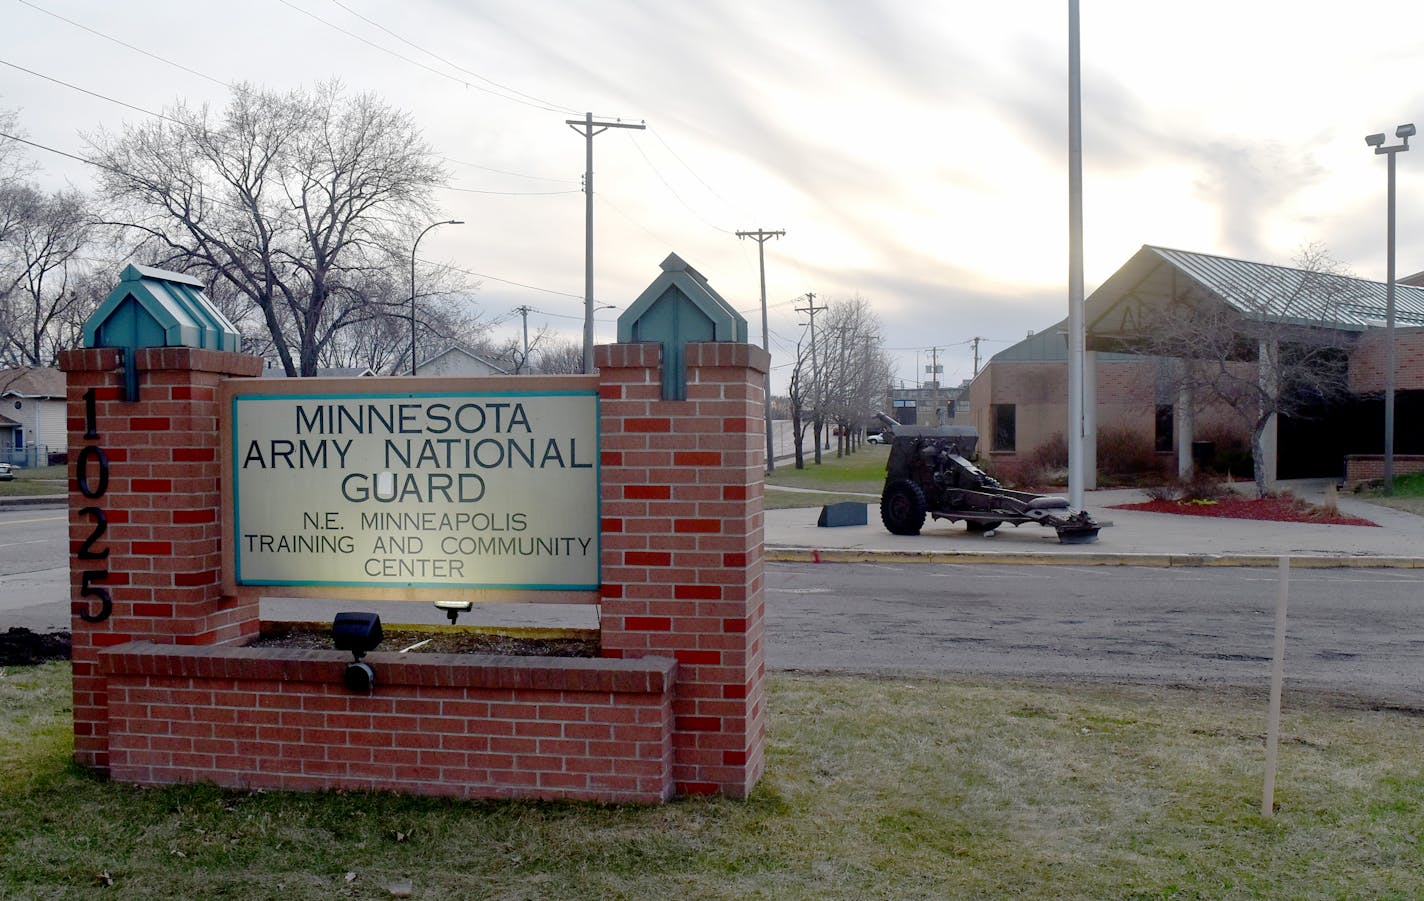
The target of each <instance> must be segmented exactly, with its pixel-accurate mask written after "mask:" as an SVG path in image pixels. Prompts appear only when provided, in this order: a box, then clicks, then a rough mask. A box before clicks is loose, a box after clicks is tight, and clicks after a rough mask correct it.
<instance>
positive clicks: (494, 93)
mask: <svg viewBox="0 0 1424 901" xmlns="http://www.w3.org/2000/svg"><path fill="white" fill-rule="evenodd" d="M277 2H278V3H281V4H282V5H283V6H285V7H288V8H289V9H292V10H295V11H296V12H299V13H301V14H302V15H304V16H306V17H308V18H311V19H315V20H316V21H318V22H320V23H321V24H323V25H325V26H326V27H328V28H330V29H332V30H333V31H339V32H341V33H342V34H344V35H346V36H347V37H349V38H352V39H353V40H357V41H360V42H361V43H363V44H365V45H366V46H368V47H372V48H374V49H376V50H379V51H381V52H382V53H386V54H389V55H390V56H394V57H395V58H396V59H398V60H402V61H403V62H407V63H410V64H411V65H412V66H419V67H420V68H422V69H424V70H425V71H427V72H429V73H431V74H433V75H439V76H440V77H441V78H448V79H450V80H451V81H453V82H455V83H456V84H461V85H464V86H465V87H467V88H473V89H474V90H476V91H482V92H484V93H486V94H489V95H490V96H492V97H498V98H500V99H501V100H509V101H511V102H513V103H518V104H522V105H524V106H530V107H533V108H535V109H541V110H545V111H547V112H551V113H562V112H567V110H566V109H565V108H563V107H557V106H553V105H550V104H546V103H544V102H542V101H540V102H537V103H536V102H531V101H529V100H525V99H523V98H522V97H511V96H510V95H509V94H501V93H500V92H499V91H495V90H491V89H490V88H487V87H485V86H483V85H478V84H471V83H470V82H468V81H466V80H465V79H463V78H457V77H456V76H454V75H451V74H450V73H449V72H442V71H440V70H439V69H437V68H435V67H434V66H427V65H426V64H425V63H423V62H421V61H420V60H418V59H411V58H410V57H408V56H406V55H405V54H403V53H399V52H397V51H395V50H392V49H391V48H389V47H383V46H381V45H380V44H378V43H376V42H375V41H373V40H371V39H370V38H365V37H362V36H361V35H359V34H356V33H355V32H354V31H348V30H347V29H345V28H342V27H341V26H340V25H337V24H336V23H335V22H331V21H329V20H327V19H323V18H322V17H321V16H319V15H317V14H316V13H314V12H311V11H309V10H305V9H302V8H301V7H300V6H297V5H296V4H295V3H292V2H291V0H277ZM506 90H507V89H506Z"/></svg>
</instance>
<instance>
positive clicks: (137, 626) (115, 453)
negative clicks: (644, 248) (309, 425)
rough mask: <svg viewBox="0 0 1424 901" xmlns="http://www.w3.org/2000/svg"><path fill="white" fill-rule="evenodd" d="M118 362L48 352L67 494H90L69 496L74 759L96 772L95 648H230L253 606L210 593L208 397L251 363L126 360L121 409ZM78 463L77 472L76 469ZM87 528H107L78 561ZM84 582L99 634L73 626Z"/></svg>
mask: <svg viewBox="0 0 1424 901" xmlns="http://www.w3.org/2000/svg"><path fill="white" fill-rule="evenodd" d="M118 354H119V352H118V351H116V350H112V349H90V350H71V351H66V352H64V353H63V354H61V355H60V368H61V369H63V370H64V371H65V372H66V373H68V381H69V387H68V396H67V397H68V404H69V447H70V464H69V465H70V471H69V478H70V484H71V485H76V484H77V480H78V478H80V477H81V476H82V477H83V478H84V479H85V481H86V483H87V485H88V487H89V489H90V490H89V495H90V496H85V494H83V493H81V491H78V490H71V491H70V494H69V542H70V559H71V561H72V562H71V566H70V584H71V591H72V594H71V596H72V597H73V598H74V604H75V607H76V613H75V615H74V618H73V619H74V623H73V629H72V633H73V638H74V650H73V661H74V754H75V759H76V760H77V761H78V762H80V763H82V764H85V765H87V766H92V767H96V768H99V769H103V768H105V767H107V766H108V756H107V748H108V741H107V733H106V723H107V714H106V712H105V708H106V704H107V698H106V696H105V692H104V679H103V677H102V676H101V675H100V674H99V673H98V672H97V665H98V655H99V652H100V650H101V649H103V648H106V647H113V646H115V645H119V644H123V643H124V642H127V641H131V640H134V639H140V638H141V639H145V640H148V641H154V642H160V643H176V644H188V645H204V644H213V643H216V642H220V641H236V640H240V639H243V638H245V637H250V636H252V635H255V634H256V633H257V627H258V621H257V605H256V603H255V602H253V603H244V602H241V601H238V600H237V599H234V598H225V597H223V596H222V593H221V591H219V588H218V583H219V578H220V570H221V566H222V551H221V547H222V536H221V525H222V524H221V522H220V517H219V497H220V494H221V486H220V484H219V482H220V480H219V461H218V455H219V453H220V448H219V446H218V445H219V438H218V416H219V412H220V411H219V409H218V401H217V395H218V384H219V382H220V381H221V380H222V379H224V378H227V377H229V376H234V375H240V376H254V375H257V374H258V373H260V372H261V371H262V361H261V360H259V359H257V358H256V357H249V356H244V355H241V354H234V353H223V352H220V351H211V350H195V349H192V348H177V347H174V348H150V349H145V350H140V351H138V352H137V353H136V354H135V358H136V364H137V366H138V370H139V373H140V383H141V386H142V387H141V392H140V397H139V400H138V401H136V402H133V403H128V402H125V401H124V400H123V377H122V373H121V372H120V370H119V365H120V364H119V356H118ZM90 391H92V392H93V394H92V399H93V401H92V416H91V415H90V409H91V408H90V405H89V403H88V402H87V401H86V393H87V392H90ZM90 419H92V420H93V421H92V422H89V421H88V420H90ZM91 426H92V429H91V428H90V427H91ZM89 436H94V437H89ZM87 448H95V449H97V450H86V449H87ZM101 454H102V457H101ZM104 458H106V459H107V461H108V465H107V467H102V468H103V469H104V470H105V471H106V472H107V481H106V484H104V483H103V481H104V480H103V479H102V476H101V466H102V464H101V459H104ZM81 459H82V460H84V462H85V467H84V468H85V472H83V473H80V472H78V469H77V465H78V463H79V461H80V460H81ZM95 511H97V512H95ZM101 521H102V522H106V523H107V528H106V529H104V530H103V532H102V534H101V535H99V537H98V539H97V540H95V541H94V542H93V543H92V546H91V547H90V548H89V549H88V554H90V555H102V556H89V557H88V558H87V559H86V558H85V557H84V556H83V553H84V551H85V548H84V544H85V542H86V540H87V539H89V538H90V537H91V536H93V535H95V534H96V533H97V532H98V530H99V524H100V522H101ZM86 572H87V573H90V574H91V575H90V576H89V577H88V579H89V585H90V586H92V588H91V590H95V589H97V590H103V591H107V592H108V593H109V594H110V595H111V596H112V601H113V615H112V616H110V617H109V618H108V619H107V620H105V621H103V622H100V623H93V624H91V623H86V622H83V621H82V620H81V619H80V618H79V615H78V611H79V610H81V609H82V610H91V609H92V610H97V600H96V598H95V596H94V595H93V594H91V595H90V596H88V597H86V596H85V595H84V594H83V591H84V588H85V579H86V576H85V573H86ZM98 573H106V574H107V575H105V576H104V577H102V578H99V577H98V576H97V574H98Z"/></svg>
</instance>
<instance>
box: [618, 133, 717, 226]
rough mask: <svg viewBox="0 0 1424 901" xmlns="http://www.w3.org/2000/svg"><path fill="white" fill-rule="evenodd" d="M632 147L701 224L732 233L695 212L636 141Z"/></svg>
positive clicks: (669, 191) (664, 185)
mask: <svg viewBox="0 0 1424 901" xmlns="http://www.w3.org/2000/svg"><path fill="white" fill-rule="evenodd" d="M633 149H634V150H636V151H638V156H641V157H642V158H643V162H645V163H647V164H648V168H649V169H651V170H653V174H654V175H656V176H657V177H658V181H660V182H662V183H663V187H664V188H667V189H668V193H669V194H671V195H672V196H673V197H674V198H675V199H676V200H677V202H678V203H680V204H682V205H683V206H684V207H685V208H686V209H687V211H688V212H689V213H691V214H692V215H693V216H696V217H697V219H698V220H699V221H700V222H701V223H702V224H703V225H705V226H707V227H708V228H710V229H713V230H714V231H719V232H721V233H722V234H724V235H730V234H732V232H731V231H730V230H728V229H725V228H722V227H720V226H718V225H714V224H713V223H712V222H710V221H708V220H707V218H706V217H704V216H703V215H702V214H701V213H699V212H697V210H695V209H693V208H692V205H691V204H690V203H688V202H687V201H686V200H683V199H682V195H681V194H679V193H677V191H676V189H674V188H673V186H672V185H671V184H670V183H669V182H668V180H667V179H666V178H664V177H663V174H662V172H660V171H658V167H657V166H655V165H653V161H652V159H650V158H649V157H648V155H647V153H645V152H644V151H643V148H642V147H641V146H640V145H639V143H638V142H637V141H634V142H633Z"/></svg>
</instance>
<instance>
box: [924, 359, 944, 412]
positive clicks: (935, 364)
mask: <svg viewBox="0 0 1424 901" xmlns="http://www.w3.org/2000/svg"><path fill="white" fill-rule="evenodd" d="M943 349H944V348H942V347H931V348H930V349H929V350H930V365H928V366H926V367H925V372H928V373H929V374H930V375H932V376H934V378H932V379H931V380H930V384H931V385H933V386H934V387H933V388H931V389H930V409H932V410H934V417H935V421H934V424H935V425H944V422H943V421H942V420H941V419H940V418H939V388H940V385H939V374H940V370H941V368H942V367H941V366H940V365H939V352H940V351H941V350H943Z"/></svg>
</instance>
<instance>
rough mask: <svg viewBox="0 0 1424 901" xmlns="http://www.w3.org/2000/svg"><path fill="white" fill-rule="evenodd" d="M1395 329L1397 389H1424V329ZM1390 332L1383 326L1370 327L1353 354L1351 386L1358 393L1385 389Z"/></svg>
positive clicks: (1395, 375) (1351, 359)
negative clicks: (1386, 358) (1386, 356)
mask: <svg viewBox="0 0 1424 901" xmlns="http://www.w3.org/2000/svg"><path fill="white" fill-rule="evenodd" d="M1394 331H1395V345H1394V356H1395V374H1394V387H1395V390H1397V391H1420V390H1424V329H1421V328H1396V329H1395V330H1394ZM1388 336H1389V332H1388V331H1387V330H1385V329H1382V328H1375V329H1370V330H1369V331H1367V332H1365V333H1364V334H1362V335H1361V336H1360V340H1359V342H1358V343H1357V344H1356V345H1355V348H1354V350H1353V351H1352V352H1351V354H1350V390H1351V391H1352V392H1354V393H1355V394H1373V393H1378V392H1381V391H1383V390H1384V374H1385V355H1386V354H1387V353H1388V351H1389V346H1388V344H1387V343H1386V341H1387V339H1388Z"/></svg>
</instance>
